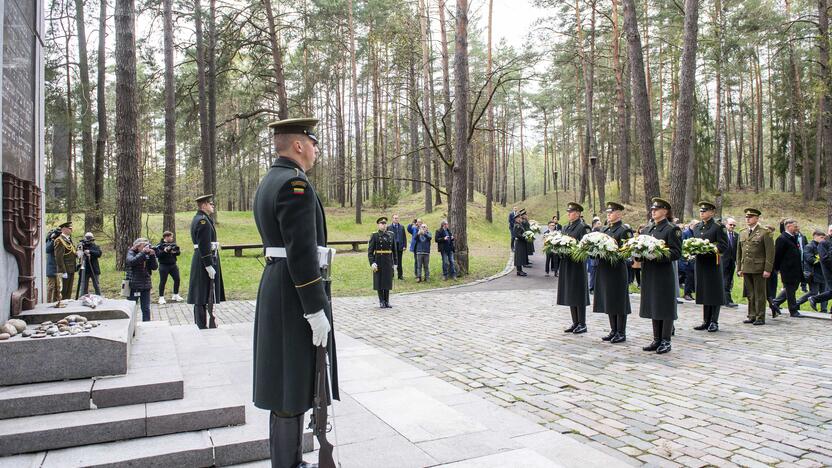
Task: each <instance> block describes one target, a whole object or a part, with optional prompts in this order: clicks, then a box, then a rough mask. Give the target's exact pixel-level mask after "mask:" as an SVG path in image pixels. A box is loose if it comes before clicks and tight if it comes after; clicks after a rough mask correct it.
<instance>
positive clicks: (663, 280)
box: [638, 219, 682, 320]
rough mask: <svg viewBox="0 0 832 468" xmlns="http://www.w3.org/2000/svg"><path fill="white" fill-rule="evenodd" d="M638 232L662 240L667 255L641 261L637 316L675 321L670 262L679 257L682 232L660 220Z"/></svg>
mask: <svg viewBox="0 0 832 468" xmlns="http://www.w3.org/2000/svg"><path fill="white" fill-rule="evenodd" d="M641 234H646V235H648V236H653V237H655V238H656V239H661V240H663V241H664V242H665V244H667V247H668V249H669V250H670V256H669V257H666V258H663V259H661V260H642V261H641V306H640V307H639V313H638V315H639V317H641V318H648V319H653V320H676V318H677V314H676V293H677V292H678V290H679V280H678V277H677V275H676V274H674V271H675V270H674V268H673V262H674V261H675V260H679V258H680V257H681V256H682V231H681V230H680V229H679V226H676V225H675V224H673V223H671V222H670V221H668V220H666V219H664V220H662V221H660V222H659V223H652V222H651V223H648V224H647V226H645V227H644V229H642V230H641Z"/></svg>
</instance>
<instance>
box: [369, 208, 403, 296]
mask: <svg viewBox="0 0 832 468" xmlns="http://www.w3.org/2000/svg"><path fill="white" fill-rule="evenodd" d="M376 224H377V225H378V231H376V232H374V233H373V234H372V235H371V236H370V242H369V244H368V247H367V257H368V259H369V260H370V267H371V268H372V269H373V289H375V290H376V292H377V293H378V306H379V307H380V308H382V309H390V308H392V307H393V306H391V305H390V290H391V289H393V268H394V267H395V265H394V263H395V261H394V258H393V255H394V253H393V250H394V249H395V247H396V240H395V239H394V238H393V233H392V232H390V231H388V230H387V218H385V217H384V216H382V217H381V218H378V219H377V220H376Z"/></svg>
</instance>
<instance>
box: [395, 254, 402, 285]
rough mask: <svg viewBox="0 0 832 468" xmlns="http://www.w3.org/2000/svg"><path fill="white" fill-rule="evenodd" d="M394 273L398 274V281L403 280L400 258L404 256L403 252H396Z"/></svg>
mask: <svg viewBox="0 0 832 468" xmlns="http://www.w3.org/2000/svg"><path fill="white" fill-rule="evenodd" d="M395 255H396V271H398V273H399V279H402V278H404V272H403V269H402V268H403V267H402V256H403V255H404V250H396V251H395Z"/></svg>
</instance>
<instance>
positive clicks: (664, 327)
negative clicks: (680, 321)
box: [653, 320, 673, 341]
mask: <svg viewBox="0 0 832 468" xmlns="http://www.w3.org/2000/svg"><path fill="white" fill-rule="evenodd" d="M672 333H673V320H653V339H654V340H656V341H659V340H664V341H670V336H671V334H672Z"/></svg>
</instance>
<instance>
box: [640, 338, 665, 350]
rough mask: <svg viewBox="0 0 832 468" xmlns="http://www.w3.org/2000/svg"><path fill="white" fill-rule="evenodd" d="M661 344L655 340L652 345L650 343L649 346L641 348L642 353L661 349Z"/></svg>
mask: <svg viewBox="0 0 832 468" xmlns="http://www.w3.org/2000/svg"><path fill="white" fill-rule="evenodd" d="M659 344H661V342H660V341H659V340H656V339H654V340H653V342H652V343H650V344H649V345H647V346H645V347H643V348H641V350H642V351H655V350H657V349H659Z"/></svg>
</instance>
